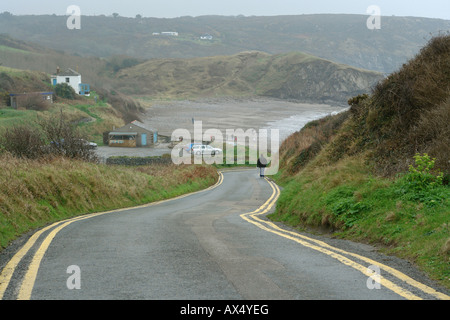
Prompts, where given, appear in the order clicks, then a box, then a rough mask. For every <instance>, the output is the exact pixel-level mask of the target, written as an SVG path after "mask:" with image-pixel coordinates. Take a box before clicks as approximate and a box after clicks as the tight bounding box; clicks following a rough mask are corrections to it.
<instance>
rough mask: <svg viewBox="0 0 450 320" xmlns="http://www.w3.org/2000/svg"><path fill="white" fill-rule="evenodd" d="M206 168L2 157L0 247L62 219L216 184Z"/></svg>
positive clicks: (136, 203) (0, 171) (0, 162)
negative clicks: (122, 165)
mask: <svg viewBox="0 0 450 320" xmlns="http://www.w3.org/2000/svg"><path fill="white" fill-rule="evenodd" d="M216 179H217V172H216V170H215V169H213V168H211V167H207V166H174V165H164V166H158V165H154V166H151V167H141V168H138V169H137V170H136V168H127V167H118V166H114V167H109V166H106V165H96V164H92V163H87V162H82V161H75V160H69V159H66V158H46V159H42V160H40V161H35V160H26V159H17V158H14V157H12V156H10V155H2V156H1V157H0V184H1V185H2V186H3V187H2V188H1V190H0V231H1V233H0V248H2V247H5V246H6V245H7V244H8V242H9V241H11V240H12V239H14V238H15V237H17V236H18V235H20V234H22V233H24V232H26V231H28V230H30V229H34V228H38V227H41V226H43V225H45V224H47V223H50V222H53V221H57V220H61V219H64V218H68V217H72V216H76V215H80V214H85V213H89V212H97V211H104V210H111V209H115V208H120V207H128V206H134V205H139V204H143V203H148V202H152V201H157V200H161V199H166V198H170V197H174V196H178V195H181V194H184V193H188V192H192V191H197V190H200V189H203V188H206V187H207V186H210V185H212V184H213V183H215V181H216Z"/></svg>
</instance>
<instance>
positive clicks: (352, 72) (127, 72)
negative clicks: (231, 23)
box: [116, 51, 383, 103]
mask: <svg viewBox="0 0 450 320" xmlns="http://www.w3.org/2000/svg"><path fill="white" fill-rule="evenodd" d="M382 78H383V76H382V74H380V73H377V72H373V71H366V70H361V69H356V68H353V67H349V66H346V65H342V64H337V63H334V62H331V61H328V60H324V59H320V58H317V57H314V56H311V55H308V54H304V53H298V52H297V53H286V54H277V55H269V54H267V53H262V52H258V51H250V52H242V53H239V54H235V55H232V56H216V57H205V58H192V59H152V60H149V61H147V62H145V63H143V64H139V65H137V66H134V67H132V68H126V69H122V70H121V71H119V72H118V73H117V75H116V79H117V80H120V84H119V81H118V82H117V86H118V88H119V90H121V91H122V92H124V93H126V94H131V95H145V96H150V97H153V98H164V99H173V98H175V99H180V98H191V97H207V96H208V97H210V96H248V95H256V96H267V97H273V98H279V99H291V100H299V101H303V102H323V103H327V102H333V103H336V102H338V103H346V102H347V100H348V99H349V98H351V97H353V96H355V95H358V94H361V93H368V92H369V91H370V89H371V87H373V86H374V85H375V84H376V83H377V82H378V81H379V80H381V79H382Z"/></svg>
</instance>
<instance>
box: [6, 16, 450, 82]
mask: <svg viewBox="0 0 450 320" xmlns="http://www.w3.org/2000/svg"><path fill="white" fill-rule="evenodd" d="M67 18H68V17H67V16H56V15H41V16H13V15H11V14H8V13H3V14H0V30H1V31H0V32H1V33H6V34H9V35H10V36H11V37H13V38H17V39H20V40H25V41H31V42H34V43H39V44H40V45H42V46H45V47H48V48H52V49H57V50H61V51H65V52H67V53H70V54H77V55H81V56H84V57H86V56H95V57H110V56H112V55H128V56H131V57H134V58H140V59H150V58H193V57H207V56H218V55H233V54H237V53H239V52H242V51H248V50H251V51H262V52H266V53H269V54H278V53H286V52H306V53H308V54H311V55H314V56H318V57H321V58H324V59H328V60H332V61H336V62H339V63H343V64H347V65H352V66H355V67H358V68H363V69H369V70H376V71H380V72H383V73H391V72H393V71H395V70H397V69H398V68H399V67H401V65H402V64H404V63H406V62H407V61H408V60H409V59H411V58H412V57H413V56H414V55H415V54H416V53H417V51H418V50H419V48H421V47H423V46H424V45H425V44H426V42H427V40H428V39H429V38H431V34H434V35H436V34H438V33H439V32H445V31H447V30H450V21H447V20H439V19H428V18H416V17H382V20H381V22H382V24H381V30H368V29H367V27H366V21H367V18H368V16H365V15H339V14H333V15H326V14H325V15H324V14H322V15H297V16H269V17H256V16H252V17H244V16H237V17H235V16H201V17H195V18H194V17H180V18H173V19H158V18H124V17H115V18H114V17H107V16H83V17H82V20H81V30H68V29H67V27H66V21H67ZM165 31H174V32H177V33H178V36H170V35H163V34H162V32H165ZM206 34H207V35H210V36H211V37H212V38H205V39H203V40H202V39H201V38H200V37H201V36H202V35H206Z"/></svg>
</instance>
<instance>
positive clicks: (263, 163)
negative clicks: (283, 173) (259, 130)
mask: <svg viewBox="0 0 450 320" xmlns="http://www.w3.org/2000/svg"><path fill="white" fill-rule="evenodd" d="M256 165H257V166H258V168H265V167H267V160H266V158H264V157H263V156H261V157H260V158H259V159H258V163H257V164H256Z"/></svg>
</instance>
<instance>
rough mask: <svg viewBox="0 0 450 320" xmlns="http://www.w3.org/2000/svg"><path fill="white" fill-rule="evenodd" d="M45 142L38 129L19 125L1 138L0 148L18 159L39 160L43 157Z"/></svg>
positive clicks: (4, 133) (8, 129)
mask: <svg viewBox="0 0 450 320" xmlns="http://www.w3.org/2000/svg"><path fill="white" fill-rule="evenodd" d="M43 145H44V140H43V138H42V135H41V132H39V130H38V129H37V128H36V127H30V126H27V125H17V126H14V127H12V128H7V129H6V130H5V131H4V132H3V134H2V135H1V136H0V146H1V149H2V150H4V151H7V152H9V153H10V154H12V155H13V156H15V157H18V158H28V159H37V158H39V157H41V156H42V155H43V150H42V146H43Z"/></svg>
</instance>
